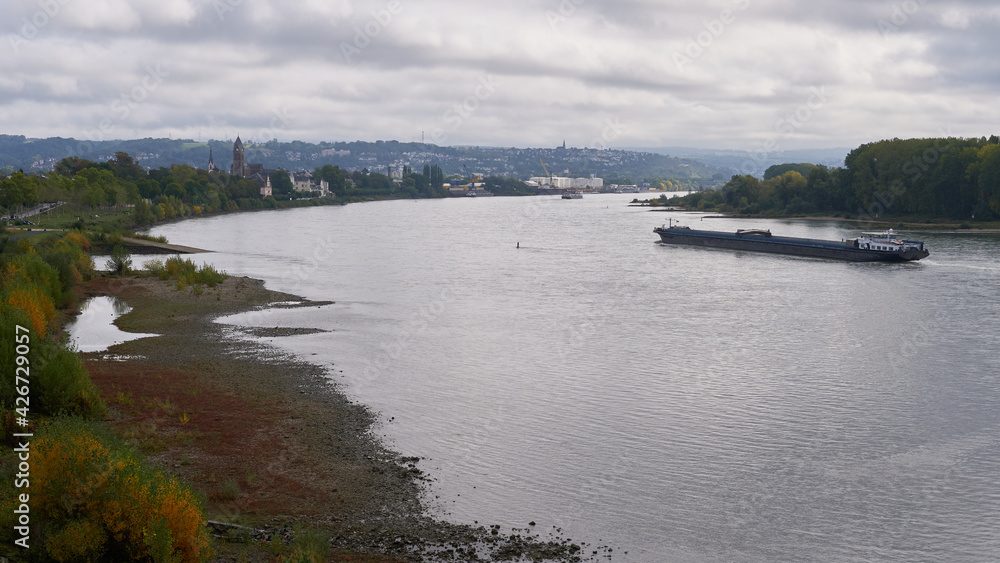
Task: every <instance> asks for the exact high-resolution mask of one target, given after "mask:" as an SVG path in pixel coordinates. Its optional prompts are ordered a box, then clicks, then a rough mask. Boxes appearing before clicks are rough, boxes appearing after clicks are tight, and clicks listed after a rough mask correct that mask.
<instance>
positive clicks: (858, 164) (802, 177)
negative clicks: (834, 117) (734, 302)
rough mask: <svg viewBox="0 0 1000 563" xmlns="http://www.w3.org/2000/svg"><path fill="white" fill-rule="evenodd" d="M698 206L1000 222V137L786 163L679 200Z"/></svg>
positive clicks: (884, 146)
mask: <svg viewBox="0 0 1000 563" xmlns="http://www.w3.org/2000/svg"><path fill="white" fill-rule="evenodd" d="M672 203H674V204H679V205H682V206H684V207H687V208H690V209H700V210H706V211H708V210H714V211H721V212H734V213H741V214H752V215H805V214H818V213H823V214H833V215H836V216H843V217H858V218H865V219H874V218H880V217H913V218H948V219H960V220H963V221H971V220H977V221H990V220H996V219H997V218H1000V138H998V137H997V136H995V135H994V136H992V137H990V138H988V139H987V138H986V137H982V138H979V139H961V138H939V139H906V140H901V139H892V140H886V141H879V142H875V143H867V144H864V145H861V146H860V147H858V148H856V149H854V150H852V151H851V152H850V154H848V155H847V158H846V159H845V161H844V167H843V168H832V169H831V168H827V167H825V166H816V165H812V164H782V165H775V166H772V167H770V168H768V169H767V171H766V172H765V173H764V179H763V180H761V179H759V178H757V177H754V176H743V175H737V176H733V177H732V179H730V180H729V182H727V183H726V185H725V186H723V188H722V189H720V190H716V191H712V192H698V193H693V194H690V195H688V196H685V197H683V198H678V199H674V200H672Z"/></svg>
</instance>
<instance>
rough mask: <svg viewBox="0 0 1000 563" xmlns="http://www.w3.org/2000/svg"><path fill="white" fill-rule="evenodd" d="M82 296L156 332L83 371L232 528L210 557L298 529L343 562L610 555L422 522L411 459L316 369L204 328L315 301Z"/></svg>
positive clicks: (127, 429) (136, 284)
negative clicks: (119, 309) (321, 538)
mask: <svg viewBox="0 0 1000 563" xmlns="http://www.w3.org/2000/svg"><path fill="white" fill-rule="evenodd" d="M82 293H83V294H84V295H83V296H84V297H86V296H97V295H111V296H116V297H119V298H121V299H123V300H125V301H126V302H127V303H128V304H129V305H130V306H131V307H132V308H133V310H132V311H131V312H130V313H128V314H127V315H125V316H123V317H121V318H119V319H118V321H117V322H116V324H117V325H118V326H119V327H120V328H121V329H122V330H126V331H128V332H141V333H155V334H159V335H161V336H159V337H156V338H146V339H141V340H135V341H131V342H127V343H124V344H120V345H118V346H115V347H113V348H111V349H110V350H109V351H108V352H106V353H94V354H87V355H86V357H87V363H88V369H89V370H90V372H91V375H92V377H93V379H94V381H95V383H96V384H97V385H98V386H99V387H100V388H101V390H102V393H103V395H104V397H105V400H106V401H107V402H108V405H109V407H111V410H112V419H111V421H110V424H111V425H112V426H113V427H115V428H116V429H117V431H118V432H119V433H120V434H121V435H123V436H124V437H125V438H126V439H128V440H130V441H132V442H133V443H135V444H136V445H137V446H138V447H140V448H141V449H143V450H144V451H145V452H147V454H148V455H149V456H150V457H151V458H152V459H154V460H155V461H156V462H158V463H160V464H161V465H162V466H164V467H166V468H167V469H168V470H169V471H171V472H173V473H175V474H177V475H179V476H180V477H181V478H182V479H184V480H186V481H187V482H188V483H190V484H191V485H192V486H193V487H195V488H196V489H197V490H199V491H200V492H201V493H202V494H204V496H205V498H206V499H207V502H206V511H207V513H208V516H209V519H210V520H213V521H218V522H221V523H231V524H238V525H240V526H244V527H243V528H227V527H226V526H225V525H218V526H216V527H215V530H216V533H218V534H219V535H222V536H226V537H229V538H230V539H229V540H223V539H220V540H219V542H218V543H217V552H218V553H219V556H218V559H217V560H219V561H231V560H247V561H269V560H270V559H271V558H272V557H273V554H272V553H270V552H268V551H267V550H266V549H265V548H264V547H263V546H262V544H260V543H259V542H255V541H248V540H254V539H255V540H265V541H267V540H271V539H272V538H273V537H274V536H275V534H277V535H278V536H279V537H281V538H287V537H290V535H291V530H293V529H294V528H295V527H296V526H301V525H307V526H310V527H314V528H319V529H321V530H323V531H324V532H326V533H328V534H329V535H330V536H331V538H332V539H331V545H332V546H333V548H334V553H335V554H337V555H336V556H337V557H344V558H345V559H342V560H355V559H350V558H351V557H355V556H358V555H364V556H366V557H367V558H366V559H364V560H367V561H437V560H457V561H491V560H496V561H500V560H504V561H516V560H529V561H583V560H588V559H591V558H593V559H596V558H600V559H601V560H608V559H609V558H610V553H611V550H610V548H607V547H605V546H601V547H595V546H589V545H587V544H585V543H579V542H577V543H574V542H572V541H570V540H569V539H566V538H563V537H561V536H560V534H559V533H558V531H552V532H548V531H541V532H535V531H534V523H531V524H530V525H529V523H527V522H525V525H526V527H525V528H524V529H515V530H509V531H508V530H500V529H499V527H496V526H494V527H485V526H464V525H453V524H448V523H444V522H440V521H437V520H434V519H432V518H430V517H428V516H427V515H426V513H425V510H424V507H423V506H422V504H421V501H420V498H421V486H422V483H423V482H424V480H425V479H426V477H425V476H424V474H423V473H422V472H421V471H420V469H419V468H418V467H417V465H418V462H419V460H418V459H414V458H401V457H400V456H399V455H397V454H396V453H394V452H391V451H389V450H387V449H386V448H385V447H384V446H383V445H382V444H381V443H380V442H379V441H378V440H377V439H376V438H375V437H374V436H373V434H372V432H371V430H372V424H373V422H374V421H375V419H374V416H373V413H371V412H370V411H369V410H368V409H367V408H365V407H364V406H362V405H358V404H355V403H352V402H350V401H349V400H347V399H346V398H345V397H344V396H343V395H342V394H341V393H339V392H338V391H337V389H336V388H335V387H334V386H333V385H332V384H331V383H330V382H329V381H328V379H327V377H326V374H325V373H324V371H323V369H322V368H320V367H318V366H315V365H312V364H309V363H305V362H302V361H300V360H298V359H297V358H294V357H291V356H289V355H286V354H283V353H281V352H280V351H278V350H275V349H274V348H271V347H268V346H266V345H263V344H261V343H260V342H259V341H254V340H252V339H250V340H248V339H235V338H232V337H229V336H227V331H231V330H232V329H231V328H227V327H225V326H223V325H220V324H217V323H214V322H213V319H215V318H218V317H220V316H223V315H228V314H233V313H238V312H244V311H248V310H254V309H257V308H262V307H265V306H266V305H268V304H269V303H283V304H284V305H281V306H290V305H288V304H287V303H288V302H299V303H300V304H299V305H292V306H300V307H316V306H320V305H324V304H325V303H315V302H308V301H302V300H301V299H299V298H298V297H295V296H292V295H288V294H283V293H278V292H274V291H270V290H267V289H265V288H264V285H263V282H262V281H260V280H255V279H250V278H244V277H230V278H229V279H227V280H226V281H225V282H224V283H222V284H220V285H219V286H218V287H216V288H211V289H209V288H204V290H203V291H202V292H201V293H200V294H196V293H195V292H194V291H193V290H192V288H190V287H188V288H186V289H181V290H178V289H176V288H175V287H174V285H173V284H171V283H169V282H164V281H160V280H159V279H153V278H141V277H127V278H122V279H117V278H110V277H101V278H98V279H95V280H93V281H91V282H89V283H88V284H86V285H85V286H84V287H83V292H82ZM248 332H249V333H250V334H253V335H256V336H276V335H291V334H303V333H309V332H311V331H308V330H306V331H301V330H290V329H281V328H278V329H266V330H253V331H248ZM227 530H228V531H227ZM584 553H585V554H587V555H583V554H584ZM337 560H341V559H337Z"/></svg>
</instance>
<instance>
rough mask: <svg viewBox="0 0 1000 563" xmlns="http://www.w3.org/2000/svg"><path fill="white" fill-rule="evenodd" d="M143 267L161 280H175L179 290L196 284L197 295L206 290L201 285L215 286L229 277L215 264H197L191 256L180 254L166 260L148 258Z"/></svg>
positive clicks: (195, 291)
mask: <svg viewBox="0 0 1000 563" xmlns="http://www.w3.org/2000/svg"><path fill="white" fill-rule="evenodd" d="M143 267H144V268H145V269H146V271H148V272H149V273H150V274H152V275H153V276H156V277H158V278H160V279H161V280H164V281H167V280H174V281H175V284H174V285H175V287H176V288H177V289H178V290H181V289H184V288H186V287H187V286H189V285H191V286H194V293H195V294H196V295H201V293H202V292H203V291H204V290H203V288H202V287H201V286H203V285H206V286H208V287H215V286H217V285H219V284H220V283H222V282H223V281H225V280H226V278H228V277H229V276H228V275H227V274H226V273H225V272H220V271H218V270H216V269H215V267H214V266H211V265H209V264H202V265H201V266H200V267H199V266H195V264H194V262H192V261H191V259H190V258H181V257H180V256H173V257H171V258H167V260H166V262H161V261H159V260H148V261H146V262H144V263H143Z"/></svg>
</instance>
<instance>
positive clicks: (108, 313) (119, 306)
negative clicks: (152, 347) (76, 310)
mask: <svg viewBox="0 0 1000 563" xmlns="http://www.w3.org/2000/svg"><path fill="white" fill-rule="evenodd" d="M131 310H132V308H131V307H129V306H128V304H127V303H125V302H124V301H122V300H121V299H118V298H117V297H94V298H92V299H88V300H87V301H86V302H84V303H83V305H81V306H80V316H79V317H77V319H76V321H74V322H73V324H71V325H70V326H69V327H68V328H67V332H69V342H70V345H71V346H74V347H75V348H76V349H77V350H79V351H81V352H103V351H105V350H107V349H108V348H110V347H111V346H114V345H115V344H121V343H122V342H128V341H129V340H136V339H139V338H148V337H150V336H159V335H158V334H137V333H132V332H125V331H123V330H121V329H119V328H118V327H117V326H115V325H114V321H115V319H117V318H118V317H120V316H122V315H124V314H125V313H128V312H129V311H131Z"/></svg>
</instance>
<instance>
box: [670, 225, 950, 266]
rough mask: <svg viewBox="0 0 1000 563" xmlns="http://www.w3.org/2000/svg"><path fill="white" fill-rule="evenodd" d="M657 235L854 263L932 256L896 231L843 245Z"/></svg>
mask: <svg viewBox="0 0 1000 563" xmlns="http://www.w3.org/2000/svg"><path fill="white" fill-rule="evenodd" d="M653 232H654V233H656V234H658V235H660V241H661V242H663V243H666V244H684V245H689V246H708V247H712V248H729V249H732V250H749V251H751V252H770V253H772V254H791V255H794V256H812V257H815V258H832V259H835V260H850V261H852V262H908V261H911V260H920V259H921V258H927V256H929V255H930V252H928V251H927V249H926V248H924V243H923V242H920V241H913V240H903V239H901V238H899V237H898V236H896V233H894V232H893V231H892V229H889V230H888V231H882V232H869V233H862V236H860V237H858V238H854V239H847V240H844V241H840V242H838V241H833V240H819V239H808V238H795V237H778V236H772V235H771V231H770V230H762V229H740V230H738V231H736V232H735V233H727V232H721V231H701V230H695V229H692V228H690V227H680V226H676V225H671V226H669V227H667V226H663V227H656V228H655V229H653Z"/></svg>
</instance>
